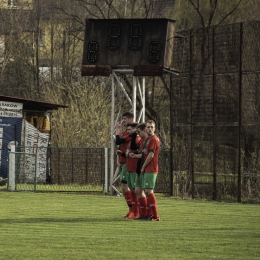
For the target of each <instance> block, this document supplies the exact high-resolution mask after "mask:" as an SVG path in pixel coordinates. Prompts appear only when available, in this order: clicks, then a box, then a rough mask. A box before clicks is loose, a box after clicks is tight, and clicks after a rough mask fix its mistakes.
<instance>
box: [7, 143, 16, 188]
mask: <svg viewBox="0 0 260 260" xmlns="http://www.w3.org/2000/svg"><path fill="white" fill-rule="evenodd" d="M8 165H9V167H8V169H9V170H8V182H9V185H8V186H9V187H8V189H9V190H10V191H15V145H13V144H12V145H11V152H10V153H9V161H8Z"/></svg>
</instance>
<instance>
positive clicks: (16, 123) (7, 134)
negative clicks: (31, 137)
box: [0, 117, 23, 178]
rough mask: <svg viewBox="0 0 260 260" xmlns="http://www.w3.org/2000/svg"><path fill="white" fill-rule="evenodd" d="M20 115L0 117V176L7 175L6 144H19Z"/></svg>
mask: <svg viewBox="0 0 260 260" xmlns="http://www.w3.org/2000/svg"><path fill="white" fill-rule="evenodd" d="M22 122H23V118H22V117H19V118H17V117H0V151H1V156H0V158H1V161H0V177H3V178H7V176H8V151H10V149H9V148H8V145H9V143H10V142H13V143H14V142H15V141H16V142H17V143H18V145H21V133H22Z"/></svg>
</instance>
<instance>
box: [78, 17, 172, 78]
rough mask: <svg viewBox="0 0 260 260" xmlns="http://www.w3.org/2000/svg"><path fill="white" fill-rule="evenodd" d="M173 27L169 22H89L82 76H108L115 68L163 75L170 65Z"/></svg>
mask: <svg viewBox="0 0 260 260" xmlns="http://www.w3.org/2000/svg"><path fill="white" fill-rule="evenodd" d="M174 26H175V21H173V20H168V19H98V20H96V19H87V20H86V30H85V39H84V52H83V64H82V76H108V75H109V74H110V71H111V69H114V68H131V69H134V74H135V75H137V76H153V75H159V74H162V71H163V67H170V65H171V59H172V51H173V40H174Z"/></svg>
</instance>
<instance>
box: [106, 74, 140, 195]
mask: <svg viewBox="0 0 260 260" xmlns="http://www.w3.org/2000/svg"><path fill="white" fill-rule="evenodd" d="M116 73H120V74H130V75H131V74H132V75H133V70H131V69H115V70H112V98H111V150H110V195H113V192H116V193H117V195H119V196H122V194H121V193H120V192H119V191H118V190H117V188H116V187H115V185H114V183H115V182H116V181H117V180H118V178H119V169H118V167H117V169H116V170H115V169H114V165H115V162H114V159H115V136H114V132H115V120H114V117H115V112H116V111H115V107H117V106H115V102H116V100H115V92H116V88H117V86H118V87H119V88H120V90H121V91H122V92H123V93H124V96H125V97H126V99H127V100H128V101H129V103H130V105H131V107H132V112H133V114H134V121H136V120H137V122H140V119H142V122H144V121H145V78H144V77H142V78H141V84H140V82H139V79H138V77H135V76H132V77H133V80H132V82H133V86H132V89H133V90H132V99H131V98H130V97H129V95H128V93H127V92H126V90H125V88H124V84H123V83H124V82H121V78H120V77H118V75H117V74H116ZM137 87H138V89H139V92H138V93H139V95H140V100H141V108H140V113H139V117H138V119H136V96H137ZM118 110H119V111H118V114H117V118H116V122H117V121H119V114H120V113H121V110H122V109H121V107H119V108H118Z"/></svg>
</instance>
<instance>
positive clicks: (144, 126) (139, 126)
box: [136, 123, 146, 131]
mask: <svg viewBox="0 0 260 260" xmlns="http://www.w3.org/2000/svg"><path fill="white" fill-rule="evenodd" d="M136 128H137V129H140V130H141V131H144V130H145V128H146V123H140V124H138V125H137V127H136Z"/></svg>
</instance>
